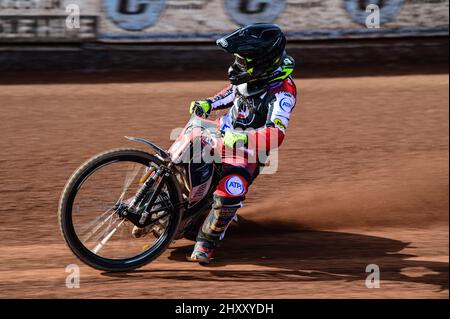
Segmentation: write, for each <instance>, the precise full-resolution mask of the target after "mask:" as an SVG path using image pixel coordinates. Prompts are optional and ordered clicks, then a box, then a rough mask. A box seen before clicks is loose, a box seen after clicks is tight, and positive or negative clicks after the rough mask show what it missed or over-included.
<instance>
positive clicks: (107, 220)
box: [58, 149, 181, 271]
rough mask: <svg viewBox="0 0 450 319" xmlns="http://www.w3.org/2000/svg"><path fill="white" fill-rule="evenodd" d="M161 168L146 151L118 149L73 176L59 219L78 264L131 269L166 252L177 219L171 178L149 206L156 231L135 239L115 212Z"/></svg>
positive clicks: (176, 194) (175, 192)
mask: <svg viewBox="0 0 450 319" xmlns="http://www.w3.org/2000/svg"><path fill="white" fill-rule="evenodd" d="M160 165H162V163H161V161H160V160H159V159H158V158H157V157H155V156H153V155H151V154H149V153H146V152H143V151H140V150H134V149H117V150H112V151H108V152H105V153H102V154H100V155H97V156H95V157H93V158H92V159H90V160H88V161H87V162H86V163H84V164H83V165H82V166H81V167H80V168H79V169H78V170H77V171H76V172H75V173H74V174H73V175H72V176H71V178H70V179H69V181H68V182H67V184H66V186H65V188H64V191H63V193H62V195H61V199H60V203H59V210H58V218H59V224H60V227H61V232H62V235H63V237H64V239H65V241H66V243H67V245H68V246H69V248H70V249H71V250H72V252H73V253H74V254H75V255H76V256H77V257H78V258H79V259H80V260H81V261H83V262H84V263H86V264H88V265H89V266H91V267H94V268H96V269H100V270H105V271H129V270H132V269H135V268H138V267H141V266H143V265H145V264H147V263H149V262H150V261H152V260H154V259H155V258H157V257H158V256H159V255H160V254H162V253H163V252H164V251H165V250H166V248H167V247H168V245H169V244H170V243H171V242H172V240H173V238H174V236H175V234H176V232H177V229H178V226H179V223H180V220H181V211H180V209H179V208H176V207H179V206H178V205H177V204H178V203H179V202H180V195H179V192H178V188H177V187H176V182H175V180H174V179H172V178H171V177H165V178H164V179H163V180H162V182H161V183H164V184H163V185H162V187H161V188H160V189H161V192H159V194H157V196H158V197H157V200H156V201H155V204H154V206H153V210H154V211H157V212H158V213H157V215H155V216H156V218H158V222H157V223H155V227H156V226H157V227H158V231H157V232H156V231H149V232H148V234H147V235H146V236H144V237H141V238H135V237H134V236H133V235H132V230H133V227H134V224H133V223H132V222H131V221H130V220H128V219H127V218H125V217H124V216H123V215H122V214H120V212H119V209H118V207H123V205H127V204H129V203H130V202H132V200H133V198H134V196H135V195H136V193H137V191H138V189H139V188H140V186H141V185H142V178H143V177H144V176H146V175H147V172H148V169H149V168H150V167H152V166H153V167H159V166H160ZM147 211H152V207H148V208H147ZM161 216H162V217H161ZM160 217H161V218H160Z"/></svg>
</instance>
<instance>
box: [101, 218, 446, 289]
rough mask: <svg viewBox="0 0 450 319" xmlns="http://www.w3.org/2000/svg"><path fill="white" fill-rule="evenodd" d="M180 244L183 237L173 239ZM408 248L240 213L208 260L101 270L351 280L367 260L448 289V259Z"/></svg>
mask: <svg viewBox="0 0 450 319" xmlns="http://www.w3.org/2000/svg"><path fill="white" fill-rule="evenodd" d="M184 243H188V242H187V241H183V242H180V243H179V244H184ZM193 247H194V243H193V242H189V244H187V245H181V246H176V247H172V248H170V249H169V251H168V252H169V256H168V259H169V260H172V261H177V262H183V263H186V262H187V261H186V257H187V256H188V255H190V253H191V252H192V249H193ZM408 247H411V245H410V243H407V242H402V241H399V240H394V239H390V238H383V237H376V236H368V235H363V234H355V233H345V232H337V231H318V230H311V229H299V228H298V227H294V226H292V225H291V224H287V223H285V224H283V223H276V224H270V225H267V224H265V223H258V222H254V221H250V220H246V219H244V218H242V217H241V218H240V220H239V224H238V225H237V226H236V225H233V226H232V227H230V229H229V230H228V234H227V236H226V239H225V240H224V241H223V242H222V244H221V246H220V247H219V248H218V249H217V252H216V256H215V260H214V262H213V263H211V264H209V265H205V266H203V267H201V266H198V265H197V264H192V268H188V269H187V268H186V267H185V266H184V267H180V269H172V270H164V269H159V270H157V269H154V268H153V269H150V270H136V271H133V272H130V273H127V274H123V273H122V274H106V273H105V274H104V275H108V276H120V277H123V276H126V277H129V278H136V279H137V278H139V279H145V278H148V279H167V280H180V281H216V282H221V281H223V282H225V281H242V282H305V281H347V282H351V281H361V280H363V281H364V280H366V278H367V276H368V275H369V274H368V273H366V267H367V265H370V264H376V265H378V266H379V268H380V271H381V279H382V280H383V281H388V280H389V281H399V282H410V283H422V284H432V285H435V286H436V287H437V289H440V290H446V289H448V262H436V261H419V260H411V259H410V258H412V257H416V256H415V255H411V254H405V253H401V251H402V250H403V249H405V248H408ZM161 258H164V257H161ZM225 266H229V267H226V268H225ZM256 266H258V267H256ZM227 268H231V269H227ZM233 268H235V269H233ZM411 269H416V270H417V269H418V270H419V271H420V273H419V275H417V274H416V275H414V276H413V275H411V273H409V274H408V272H407V271H408V270H411Z"/></svg>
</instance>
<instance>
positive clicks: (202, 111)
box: [189, 100, 211, 117]
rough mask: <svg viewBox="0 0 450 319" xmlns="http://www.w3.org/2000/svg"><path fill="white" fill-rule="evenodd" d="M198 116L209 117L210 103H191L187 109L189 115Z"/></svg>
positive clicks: (206, 101) (204, 101) (205, 101)
mask: <svg viewBox="0 0 450 319" xmlns="http://www.w3.org/2000/svg"><path fill="white" fill-rule="evenodd" d="M194 112H195V114H196V115H198V116H203V115H205V116H206V117H208V116H209V113H211V103H210V102H209V101H208V100H200V101H192V102H191V106H190V108H189V113H190V114H191V115H192V113H194Z"/></svg>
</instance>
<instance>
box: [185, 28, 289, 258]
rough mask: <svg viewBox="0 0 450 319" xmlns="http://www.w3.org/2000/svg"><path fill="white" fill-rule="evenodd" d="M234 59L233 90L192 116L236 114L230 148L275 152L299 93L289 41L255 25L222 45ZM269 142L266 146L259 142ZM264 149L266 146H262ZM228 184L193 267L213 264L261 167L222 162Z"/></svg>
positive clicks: (197, 105) (228, 117)
mask: <svg viewBox="0 0 450 319" xmlns="http://www.w3.org/2000/svg"><path fill="white" fill-rule="evenodd" d="M217 45H218V46H219V47H221V48H222V49H223V50H225V51H226V52H228V53H230V54H233V55H234V57H235V60H234V63H233V64H232V65H231V66H230V68H229V70H228V77H229V80H230V82H231V85H230V86H229V87H227V88H225V89H224V90H223V91H222V92H220V93H218V94H217V95H215V96H214V97H211V98H208V99H205V100H199V101H193V102H192V103H191V107H190V112H191V114H192V113H194V112H195V113H196V114H197V115H203V116H205V117H207V116H208V115H209V114H210V113H211V111H214V110H220V109H225V108H231V109H230V110H229V111H228V113H226V114H225V115H223V116H222V117H221V118H220V120H219V121H220V125H221V128H222V131H224V132H225V133H224V138H223V143H224V144H225V146H226V147H229V148H235V147H236V146H237V145H239V146H241V145H243V146H244V147H252V148H253V151H255V152H256V153H258V152H261V151H262V150H261V149H259V148H261V147H263V148H265V149H264V150H263V151H265V152H269V151H270V149H273V148H276V147H278V146H279V145H280V144H281V143H282V141H283V138H284V135H285V131H286V128H287V126H288V123H289V118H290V115H291V112H292V110H293V109H294V107H295V103H296V95H297V90H296V87H295V84H294V82H293V80H292V78H291V73H292V72H293V69H294V60H293V59H292V57H290V56H288V55H286V52H285V46H286V38H285V36H284V34H283V32H282V31H281V29H280V28H279V27H278V26H277V25H274V24H263V23H261V24H253V25H249V26H246V27H243V28H240V29H238V30H237V31H235V32H233V33H231V34H229V35H227V36H225V37H223V38H221V39H219V40H217ZM261 139H262V140H264V141H266V143H258V142H254V141H261ZM260 144H261V145H262V146H261V145H260ZM222 163H223V174H222V176H221V177H222V179H221V181H220V182H219V184H218V185H217V187H216V190H215V192H214V204H213V207H212V210H211V212H210V213H209V215H208V217H207V218H206V220H205V222H204V223H203V225H202V227H201V228H200V230H199V233H198V235H197V243H196V245H195V248H194V251H193V252H192V255H191V256H190V258H189V259H190V260H191V261H197V262H199V263H209V262H210V261H211V259H212V257H213V252H214V249H215V248H216V247H217V244H218V242H219V240H220V239H221V236H222V235H223V233H224V232H225V230H226V228H227V227H228V225H229V224H230V223H231V221H232V219H233V218H234V216H235V214H236V211H237V209H238V208H239V207H241V206H242V202H243V201H244V199H245V195H246V193H247V191H248V187H249V185H250V184H251V183H252V182H253V180H254V179H255V178H256V176H257V175H258V173H259V164H258V163H253V162H250V161H248V160H246V159H244V158H242V157H239V158H237V157H234V158H226V159H223V160H222Z"/></svg>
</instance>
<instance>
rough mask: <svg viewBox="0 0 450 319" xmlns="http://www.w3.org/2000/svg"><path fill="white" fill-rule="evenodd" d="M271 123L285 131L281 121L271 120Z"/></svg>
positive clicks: (277, 119)
mask: <svg viewBox="0 0 450 319" xmlns="http://www.w3.org/2000/svg"><path fill="white" fill-rule="evenodd" d="M273 123H274V124H275V125H276V126H278V127H279V128H281V129H283V130H285V129H286V125H284V124H283V121H281V120H280V119H279V118H276V119H275V120H273Z"/></svg>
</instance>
